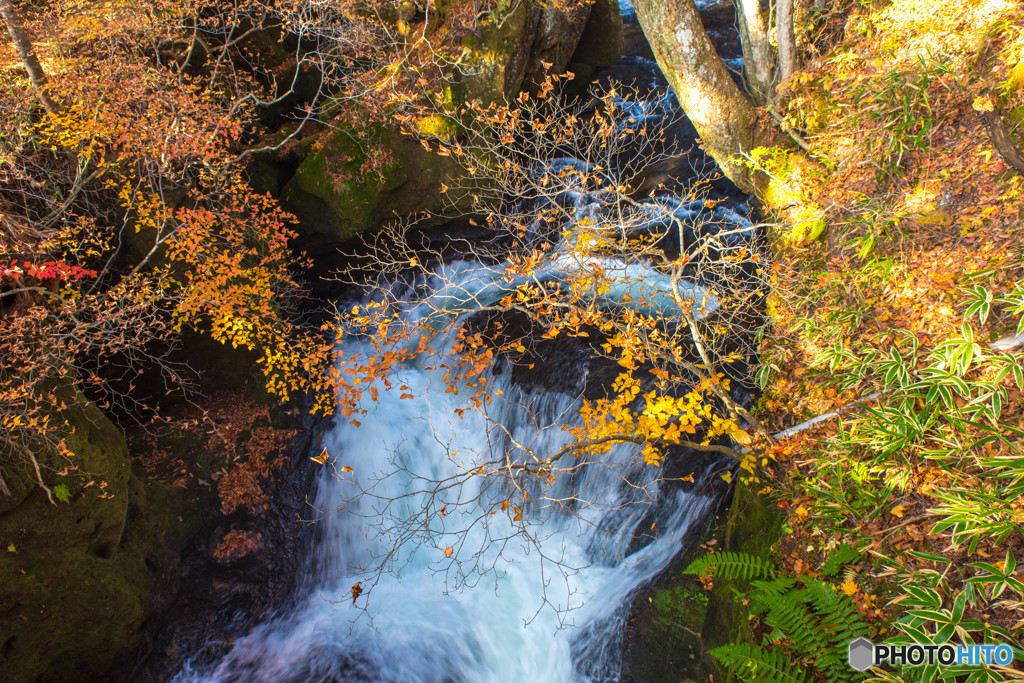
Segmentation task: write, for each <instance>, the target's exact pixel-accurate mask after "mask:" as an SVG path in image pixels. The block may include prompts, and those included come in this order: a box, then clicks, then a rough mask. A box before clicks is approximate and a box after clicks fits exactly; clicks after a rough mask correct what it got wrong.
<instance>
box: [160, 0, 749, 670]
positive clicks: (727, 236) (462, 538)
mask: <svg viewBox="0 0 1024 683" xmlns="http://www.w3.org/2000/svg"><path fill="white" fill-rule="evenodd" d="M620 5H621V6H622V7H623V13H624V15H627V16H628V15H629V14H630V13H631V11H632V8H631V6H630V5H629V2H628V0H620ZM636 60H639V62H641V66H642V67H643V69H644V70H645V71H644V73H646V72H647V71H649V72H650V73H651V74H654V75H655V76H657V79H656V80H657V82H656V83H653V84H652V85H651V92H650V93H648V95H649V101H646V102H643V103H636V102H630V101H628V100H617V101H616V104H617V106H619V107H620V108H621V109H622V110H624V111H626V112H628V113H629V115H630V116H631V117H632V118H631V119H629V120H628V122H629V123H630V124H635V123H636V122H637V121H641V122H644V123H647V122H648V119H651V120H661V119H665V118H671V117H672V115H673V112H676V113H678V105H677V104H676V102H675V99H674V98H673V97H672V95H671V93H670V91H669V90H668V89H667V86H666V85H665V84H664V81H662V80H661V79H660V75H658V74H657V69H656V66H655V65H654V64H653V63H650V62H645V61H644V60H642V59H641V58H636V59H634V61H636ZM624 61H628V60H624ZM680 163H684V162H682V161H681V162H680ZM685 163H690V162H685ZM693 163H696V162H693ZM698 166H700V164H698ZM555 168H558V169H562V168H576V169H578V170H580V171H581V172H580V176H585V175H586V173H587V171H588V168H586V163H585V162H583V161H580V160H576V159H571V158H556V159H551V160H548V161H543V162H540V163H539V165H538V169H537V172H538V173H543V172H544V171H545V170H547V171H548V172H551V171H552V169H555ZM570 185H571V183H568V182H567V183H566V188H565V191H564V192H563V194H562V195H560V196H558V197H553V198H548V199H544V200H543V201H558V202H561V203H562V204H564V207H567V208H568V209H569V210H568V211H567V213H568V214H570V215H571V217H570V218H569V219H568V224H567V225H560V226H558V230H555V231H554V232H553V234H556V235H557V234H559V231H560V230H562V229H563V228H569V229H570V231H573V230H575V229H577V228H578V226H579V225H581V224H582V222H583V221H591V222H599V221H601V220H603V219H605V218H607V217H608V208H607V206H606V204H605V199H604V198H603V197H602V196H601V195H600V193H596V192H593V191H591V188H588V187H587V186H586V185H585V183H581V184H580V187H575V188H574V187H571V186H570ZM529 201H532V200H529ZM630 206H632V207H633V208H630V209H629V210H628V211H627V214H628V216H627V217H628V219H629V220H630V221H631V223H630V224H631V226H632V227H631V230H633V231H635V232H636V233H637V234H654V235H662V234H668V231H669V230H670V229H671V230H676V229H677V228H676V227H673V226H679V227H678V235H679V237H678V240H677V243H678V244H677V248H679V249H682V248H683V246H684V244H683V243H684V242H686V243H687V244H688V243H690V242H692V241H694V240H697V239H702V237H701V236H702V235H704V236H706V235H715V244H716V245H718V246H717V247H715V248H718V249H729V248H735V247H743V246H746V247H750V248H753V246H754V243H755V226H754V225H753V224H752V223H751V221H750V220H749V218H748V216H747V214H748V207H747V206H746V205H745V203H744V202H743V200H742V198H739V197H735V196H731V197H730V198H729V199H727V200H725V201H724V203H722V202H705V201H703V200H699V199H694V198H682V197H673V196H671V195H667V194H660V195H658V196H657V197H646V198H643V199H638V200H637V201H635V202H631V203H630ZM519 208H522V209H524V215H534V216H536V215H539V214H536V213H534V214H529V209H536V208H537V207H536V206H530V205H528V204H527V203H524V205H523V206H522V207H519ZM621 218H622V216H621V215H620V216H619V219H620V220H621ZM526 222H527V223H528V226H527V231H526V233H525V234H526V238H525V239H527V240H533V239H535V240H538V241H539V240H542V239H549V238H550V234H552V233H551V229H550V227H549V226H546V224H544V223H543V222H542V221H540V220H534V221H533V222H530V221H529V220H526ZM711 224H714V225H715V226H716V227H714V228H713V230H714V232H712V228H710V227H709V226H710V225H711ZM723 226H726V227H727V229H724V228H723ZM545 231H547V232H545ZM684 232H685V234H684ZM673 234H674V233H673ZM554 241H559V240H558V239H557V238H555V240H554ZM564 244H565V240H561V244H560V245H558V246H556V247H555V248H554V250H553V252H552V254H553V256H552V258H551V259H550V260H548V261H546V262H544V263H543V264H542V265H541V266H540V267H539V268H538V269H537V270H535V271H534V272H532V273H531V274H530V278H532V279H533V281H535V282H543V281H552V280H554V281H558V280H564V279H566V278H568V277H571V276H572V274H573V273H575V272H579V271H581V270H587V269H589V270H591V271H595V270H599V271H600V272H602V273H603V274H604V275H605V276H606V277H607V278H608V280H607V282H608V283H609V284H610V287H609V288H607V289H606V290H602V291H601V292H600V293H599V292H597V291H594V292H592V296H593V297H594V299H595V300H596V301H597V303H598V304H599V305H601V306H606V307H609V306H610V307H622V306H630V307H633V308H635V309H640V312H642V313H645V314H649V315H660V316H664V317H668V318H671V317H673V316H675V317H676V318H677V319H678V317H679V310H678V308H677V307H676V304H675V303H673V298H672V297H671V296H670V295H669V287H670V282H669V278H668V276H667V275H666V274H665V272H664V270H659V269H657V268H655V267H650V266H648V265H645V264H644V263H642V262H640V261H636V260H633V261H631V262H630V263H625V262H623V261H622V260H619V259H616V258H614V257H611V256H601V255H596V254H595V255H590V256H585V257H582V258H581V257H580V256H579V255H578V254H569V253H567V252H565V251H564V250H560V247H562V246H564ZM495 260H500V259H495ZM507 265H508V264H507V263H493V262H492V263H490V264H489V265H488V264H485V263H482V262H478V261H474V260H468V259H467V260H450V261H448V262H446V263H440V264H438V265H436V266H435V267H434V270H433V272H432V273H428V274H427V275H425V276H422V277H420V278H419V279H417V280H416V281H415V282H414V283H408V282H393V283H380V284H381V286H382V288H381V289H380V290H379V291H378V295H377V299H376V301H377V303H381V299H382V298H383V299H387V300H388V302H387V303H388V304H389V305H395V307H396V310H397V311H398V312H399V313H400V315H401V317H402V318H403V320H404V321H405V322H408V323H421V324H422V327H421V329H423V330H424V331H425V332H424V336H423V337H422V342H423V343H424V344H428V347H429V348H430V350H431V351H432V352H433V355H429V354H421V355H420V356H419V357H417V358H416V359H414V360H412V361H410V362H408V363H406V364H405V365H404V366H402V367H401V368H400V369H399V370H398V372H397V375H396V376H395V377H394V378H393V379H392V383H393V387H394V388H393V389H392V390H390V391H388V390H386V389H385V387H384V386H383V385H378V386H377V387H376V389H377V392H378V396H379V400H378V401H370V399H369V397H367V399H366V401H365V403H364V404H363V405H360V406H359V407H358V408H359V410H365V411H366V412H365V414H360V415H359V417H358V419H359V421H360V422H361V425H360V426H358V427H356V426H353V425H352V424H350V422H349V421H348V420H347V419H342V418H339V419H338V420H337V421H336V423H335V425H334V426H333V427H332V428H331V429H330V431H329V432H328V433H327V434H325V435H323V445H324V446H325V447H326V448H327V451H328V452H329V453H330V454H332V456H333V459H332V461H331V462H329V463H327V464H326V465H324V467H323V471H322V475H321V477H320V478H319V481H318V483H317V489H316V492H315V501H314V504H313V508H315V509H316V510H318V511H320V512H321V513H322V518H321V519H319V521H317V524H318V525H319V527H318V538H317V541H316V543H315V546H314V547H313V548H312V550H311V552H312V553H313V557H312V558H310V563H309V565H310V567H311V570H310V573H309V575H308V577H307V580H306V583H305V584H304V585H303V587H302V588H301V589H299V590H298V591H297V593H296V595H294V597H293V600H292V601H291V603H290V604H288V605H286V606H284V607H282V608H281V609H280V610H279V612H278V614H277V616H275V617H274V618H271V619H269V620H268V621H266V622H264V623H262V624H260V625H259V626H257V627H256V628H254V629H253V630H252V631H250V632H249V633H248V634H247V635H244V636H242V637H240V638H238V639H237V640H235V641H234V642H233V643H232V644H231V647H230V649H229V650H228V651H227V652H226V654H224V655H223V656H222V657H221V659H220V660H219V661H215V662H209V663H208V662H204V663H201V664H200V663H196V664H192V663H187V664H186V665H185V667H184V669H183V670H182V671H181V672H180V673H179V674H178V676H177V678H176V680H178V681H181V682H183V683H184V682H192V681H195V682H199V681H203V682H207V681H208V682H223V683H231V682H239V683H241V682H243V681H244V682H246V683H248V682H262V681H267V682H269V681H274V682H275V683H276V682H288V681H294V682H296V683H297V682H299V681H302V682H306V681H312V682H317V681H323V682H328V681H389V682H391V681H394V682H402V683H412V682H417V681H423V682H428V681H438V682H441V681H446V682H447V681H451V682H461V681H466V682H474V683H476V682H486V681H530V682H531V683H537V682H543V681H558V682H565V681H611V680H617V679H618V678H619V675H620V672H621V669H622V649H623V641H624V639H625V638H624V637H625V631H626V625H627V620H628V618H629V616H630V612H631V610H632V606H633V602H634V598H635V597H636V596H637V595H638V594H639V593H640V592H641V591H642V590H644V589H645V588H646V587H648V586H649V585H650V584H651V582H652V581H653V580H654V579H655V578H656V577H657V576H658V575H659V574H660V573H661V572H663V571H664V570H665V569H666V568H667V567H668V566H669V565H670V564H671V563H672V561H673V559H675V558H677V557H678V556H679V554H680V552H681V550H682V549H683V548H685V547H687V545H688V544H690V543H692V542H693V541H694V539H695V537H696V536H698V535H699V534H700V533H701V532H703V531H704V529H705V528H706V525H707V523H708V522H709V519H710V516H711V515H712V514H713V511H714V508H715V506H716V503H717V495H718V493H717V491H716V492H715V493H711V491H712V490H713V489H720V487H714V486H712V484H713V483H714V482H715V481H716V480H717V479H718V475H719V473H720V470H721V468H722V467H723V466H722V465H718V466H716V465H715V464H714V463H713V462H711V459H710V458H708V457H700V458H699V459H697V456H694V457H695V459H694V462H695V463H696V462H699V463H705V464H702V465H700V466H697V467H693V468H691V469H694V470H695V471H693V477H692V481H691V482H690V483H689V484H683V483H682V482H680V481H679V480H678V479H677V480H676V481H671V482H670V481H666V480H663V478H662V477H663V476H664V470H663V469H662V468H659V467H652V466H646V465H644V464H643V462H642V459H641V458H640V457H639V453H638V447H637V446H636V445H634V444H624V445H619V446H617V447H615V448H614V449H612V450H611V451H610V452H608V453H605V454H604V455H602V456H600V457H599V458H594V459H593V460H590V461H588V460H586V458H584V459H583V460H582V461H581V462H580V466H579V467H576V468H573V469H572V471H571V472H563V473H562V474H560V475H559V476H557V477H555V478H553V479H552V480H551V481H548V482H546V483H544V484H539V483H535V484H528V485H527V486H526V489H525V490H526V493H527V494H528V495H527V496H526V498H525V500H526V502H523V500H524V498H523V496H522V493H523V491H518V492H513V491H510V490H508V482H507V480H502V479H500V478H498V477H486V476H476V475H472V474H470V473H473V472H476V471H477V470H478V469H479V467H480V466H481V464H482V463H486V462H491V461H493V460H494V459H495V458H497V457H499V456H501V455H504V454H508V453H514V452H519V453H522V452H523V449H522V448H521V447H520V446H521V445H526V446H528V447H529V448H531V449H532V450H534V451H535V452H537V453H547V454H551V453H554V452H556V451H557V450H558V449H559V448H560V447H562V446H563V445H565V444H566V443H567V442H568V438H569V437H568V434H567V432H566V431H564V430H563V429H562V426H563V425H566V424H575V423H576V422H577V421H578V409H579V404H580V398H579V396H578V395H577V394H576V393H574V394H572V395H570V394H563V393H560V392H558V391H556V390H553V389H552V388H551V387H547V390H544V389H539V388H536V387H526V386H524V385H523V384H520V383H516V382H514V381H513V373H512V372H510V371H508V367H506V366H503V364H504V363H505V362H506V361H503V360H499V361H497V362H496V363H495V364H494V365H493V366H492V367H490V368H489V369H488V370H487V371H486V372H485V378H486V380H487V388H488V391H489V394H490V395H491V396H492V398H493V401H492V403H490V404H488V405H487V407H486V411H480V410H476V409H474V407H473V406H472V404H471V401H472V394H473V391H472V390H471V389H469V388H468V387H461V388H462V389H466V390H460V391H459V392H458V393H455V392H447V391H446V388H447V387H448V383H447V382H446V380H445V378H444V373H445V369H444V368H443V367H442V364H443V363H444V361H445V359H446V358H445V353H446V351H447V350H448V349H449V348H450V345H451V342H452V341H453V339H452V334H453V333H452V332H451V330H452V328H453V325H451V321H452V320H453V319H458V318H460V317H462V316H464V315H466V311H471V310H473V309H478V308H481V307H486V306H488V305H489V304H493V303H494V302H497V301H498V300H499V299H501V298H502V297H503V296H505V295H506V294H508V293H511V292H514V291H515V290H516V288H517V287H518V286H519V285H521V284H523V282H524V280H522V279H516V278H515V277H511V276H510V275H509V270H508V269H507V268H506V266H507ZM698 280H699V279H695V280H694V281H684V282H682V283H681V288H680V289H681V294H682V295H683V296H685V297H687V298H689V299H690V300H691V301H692V302H694V303H696V304H698V305H697V306H695V308H696V309H697V310H698V311H699V312H698V313H697V316H698V317H699V316H700V315H701V314H703V315H708V314H710V313H712V312H713V311H715V309H716V308H718V307H719V306H720V302H719V300H718V298H717V296H716V294H715V289H714V286H713V285H711V284H710V283H708V282H703V283H702V282H700V281H698ZM641 302H642V303H641ZM428 331H433V332H434V333H436V334H433V335H431V334H430V333H429V332H428ZM419 341H421V339H420V338H419V337H417V338H416V339H414V340H412V341H410V342H409V344H410V347H409V348H418V344H416V343H415V342H419ZM339 353H340V354H341V355H343V356H344V355H355V356H364V357H365V356H367V355H372V353H373V352H372V351H371V349H370V344H369V340H367V339H366V337H365V336H363V335H361V334H360V333H359V331H358V330H353V331H351V333H350V334H348V336H347V337H346V338H345V339H344V340H343V341H342V342H341V348H340V349H339ZM585 371H586V368H585V367H581V368H580V372H581V373H583V372H585ZM538 384H540V385H543V382H539V383H538ZM400 387H401V388H400ZM367 393H369V392H367ZM317 452H319V447H318V448H317ZM677 457H679V456H677ZM681 457H683V458H685V457H686V456H685V455H683V456H681ZM708 462H711V464H707V463H708ZM342 468H346V470H343V469H342ZM347 468H351V471H347ZM452 479H459V481H460V483H459V484H458V485H456V486H451V487H439V486H438V482H445V481H451V480H452ZM542 486H543V488H541V487H542ZM510 501H512V502H510ZM517 508H520V509H521V514H520V512H519V511H517ZM357 582H358V586H359V590H358V591H355V590H353V588H354V587H355V586H356V585H357Z"/></svg>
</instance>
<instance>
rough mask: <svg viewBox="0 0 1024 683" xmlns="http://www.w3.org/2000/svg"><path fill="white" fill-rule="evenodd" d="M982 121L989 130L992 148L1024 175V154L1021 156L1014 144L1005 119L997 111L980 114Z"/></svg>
mask: <svg viewBox="0 0 1024 683" xmlns="http://www.w3.org/2000/svg"><path fill="white" fill-rule="evenodd" d="M978 113H979V114H980V115H981V120H982V121H984V122H985V129H986V130H988V139H989V142H991V143H992V146H993V147H995V148H996V151H997V152H999V156H1001V157H1002V158H1003V161H1005V162H1006V163H1008V164H1009V165H1010V166H1013V167H1014V168H1015V169H1017V172H1018V173H1021V174H1024V154H1021V152H1020V150H1019V149H1017V145H1015V144H1014V142H1013V138H1011V137H1010V132H1009V131H1008V130H1006V124H1005V123H1003V118H1002V117H1001V116H1000V115H999V113H998V112H996V111H995V110H992V111H981V112H978Z"/></svg>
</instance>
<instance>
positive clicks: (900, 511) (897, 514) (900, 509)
mask: <svg viewBox="0 0 1024 683" xmlns="http://www.w3.org/2000/svg"><path fill="white" fill-rule="evenodd" d="M904 510H906V508H905V507H903V506H902V505H897V506H896V507H894V508H893V509H892V514H893V516H894V517H899V518H900V519H903V511H904Z"/></svg>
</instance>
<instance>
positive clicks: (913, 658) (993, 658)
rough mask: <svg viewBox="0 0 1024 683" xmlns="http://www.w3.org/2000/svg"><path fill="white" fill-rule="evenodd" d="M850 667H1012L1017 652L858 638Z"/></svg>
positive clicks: (1007, 648)
mask: <svg viewBox="0 0 1024 683" xmlns="http://www.w3.org/2000/svg"><path fill="white" fill-rule="evenodd" d="M848 661H849V662H850V666H851V667H853V668H854V669H856V670H857V671H867V670H868V669H870V668H871V667H873V666H882V665H883V664H889V665H891V666H926V665H929V664H939V665H942V666H952V665H954V664H973V665H981V666H992V665H993V664H997V665H999V666H1009V665H1010V664H1011V663H1013V649H1012V648H1011V647H1010V646H1009V645H952V644H950V643H943V644H942V645H932V644H931V643H927V644H924V645H921V644H919V643H879V644H877V645H876V644H875V643H872V642H871V641H870V640H868V639H867V638H858V639H857V640H854V641H852V642H851V643H850V652H849V656H848Z"/></svg>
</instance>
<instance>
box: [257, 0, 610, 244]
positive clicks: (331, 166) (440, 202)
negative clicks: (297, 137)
mask: <svg viewBox="0 0 1024 683" xmlns="http://www.w3.org/2000/svg"><path fill="white" fill-rule="evenodd" d="M617 7H618V6H617V4H616V3H615V2H614V0H597V2H596V3H595V4H594V5H593V9H592V5H591V4H587V3H584V4H580V5H577V6H575V7H574V8H572V9H570V10H565V11H559V10H554V9H551V8H546V7H544V6H542V5H541V4H538V3H533V2H510V1H509V0H500V1H499V2H498V3H497V4H496V6H495V7H493V8H491V9H490V10H489V11H488V12H486V13H482V14H481V15H480V17H479V24H478V25H477V27H476V30H474V31H472V32H471V33H469V34H468V35H466V36H465V37H463V38H462V39H461V45H462V54H461V56H460V58H459V63H460V67H459V69H458V70H457V71H456V72H453V73H451V74H448V76H447V82H446V84H445V85H444V88H443V90H444V92H439V93H435V94H434V95H435V96H434V97H433V98H432V99H434V100H435V101H436V102H437V103H438V106H439V111H440V112H441V113H438V114H437V115H435V116H428V117H426V118H424V119H421V120H420V121H419V122H418V124H417V125H416V126H415V127H416V129H417V130H416V131H415V133H416V134H414V135H410V134H406V133H403V132H401V131H400V130H399V128H398V127H397V126H394V125H390V124H388V123H376V124H365V123H364V124H360V125H358V126H353V125H352V124H351V123H338V122H335V124H334V125H335V126H336V128H335V129H334V130H332V131H331V132H329V133H324V132H318V133H316V134H314V135H308V136H306V137H305V138H304V139H303V140H301V141H298V142H296V143H294V144H289V145H286V146H285V147H283V148H282V149H281V150H280V151H278V152H274V153H262V154H260V155H256V158H255V159H254V161H253V163H252V164H251V165H250V167H249V175H250V180H251V182H252V183H253V184H254V186H256V187H257V189H260V190H261V191H268V192H270V193H271V194H273V195H275V196H280V197H281V199H282V201H283V203H284V206H285V207H286V208H287V209H288V210H289V211H291V212H292V213H294V214H295V215H296V216H297V217H298V219H299V225H298V232H299V235H300V243H299V247H300V248H301V249H303V250H305V251H307V252H309V253H312V254H321V253H324V252H327V251H329V250H330V249H331V248H333V247H334V246H336V245H338V244H341V243H343V242H345V241H347V240H349V239H351V238H353V237H355V236H357V235H359V234H361V233H364V232H366V231H369V230H373V229H375V228H377V227H378V226H380V225H381V223H382V222H384V221H386V220H388V219H390V218H393V217H395V216H410V215H416V214H420V213H423V212H429V213H433V214H437V213H442V212H444V211H446V210H449V209H451V208H452V207H451V205H450V202H449V197H447V196H446V195H445V193H444V192H443V190H444V187H445V186H448V187H457V186H459V185H464V184H465V182H464V181H465V178H464V174H465V172H464V171H463V170H462V169H461V167H460V166H459V164H458V163H456V162H455V161H454V159H452V158H451V157H448V156H443V155H441V154H438V153H437V152H436V147H437V146H436V145H434V146H433V149H434V150H435V151H431V149H427V148H426V147H425V146H424V145H423V143H422V142H421V140H431V139H432V138H441V139H444V138H448V137H450V136H452V135H454V134H456V130H457V124H456V121H457V119H458V117H460V116H461V115H462V114H461V113H460V112H461V107H462V105H464V104H465V103H466V102H468V101H477V102H480V103H483V104H488V103H493V102H500V101H504V100H511V99H513V98H514V97H515V96H516V95H517V94H518V93H519V92H520V91H521V90H523V89H533V88H536V87H538V86H539V84H540V83H542V82H543V80H544V78H545V77H546V75H547V74H559V73H563V72H564V71H565V70H566V69H567V67H568V66H569V64H570V61H572V62H573V63H574V66H575V64H576V63H581V64H589V65H590V69H591V70H592V69H593V68H594V67H600V66H606V65H608V64H611V63H614V61H615V60H617V59H618V55H619V53H620V52H621V47H622V22H621V18H620V17H619V14H618V11H617ZM446 30H449V29H447V28H446V27H445V26H444V25H441V26H440V27H439V28H438V29H437V33H436V34H434V38H433V40H434V41H436V42H437V43H438V44H439V45H442V44H444V43H445V41H446V40H448V38H446V36H445V31H446ZM584 35H585V36H587V40H588V47H586V49H584V50H583V51H582V52H581V51H580V50H579V49H577V48H578V47H579V44H580V40H581V36H584ZM456 44H457V43H456ZM277 135H278V136H280V133H278V134H277ZM274 139H275V138H274V136H271V138H268V141H269V142H273V141H274ZM297 154H301V155H302V156H301V161H298V162H297V160H296V155H297ZM467 201H468V198H464V199H463V201H462V203H461V204H459V205H457V206H456V208H457V209H459V210H468V209H469V208H470V207H469V206H468V205H467Z"/></svg>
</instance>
